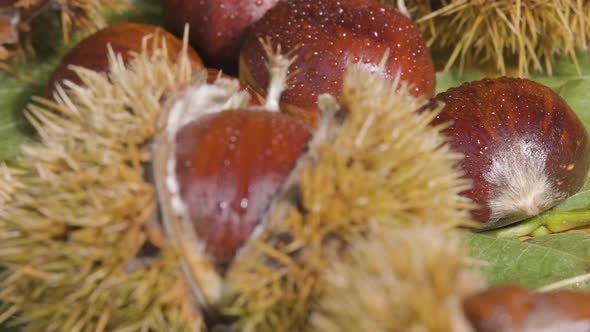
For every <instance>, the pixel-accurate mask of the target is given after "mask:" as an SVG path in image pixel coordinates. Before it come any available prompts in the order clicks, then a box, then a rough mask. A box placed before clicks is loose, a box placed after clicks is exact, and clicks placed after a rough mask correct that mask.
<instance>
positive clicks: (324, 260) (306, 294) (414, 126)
mask: <svg viewBox="0 0 590 332" xmlns="http://www.w3.org/2000/svg"><path fill="white" fill-rule="evenodd" d="M396 89H397V91H396V92H394V91H395V90H396ZM341 100H342V104H341V105H337V104H336V102H335V100H334V99H333V98H331V97H328V96H323V97H322V99H320V106H321V109H322V112H323V118H322V121H321V123H320V128H319V129H318V132H317V133H316V135H315V138H314V140H313V142H312V143H311V147H310V152H309V153H308V154H307V155H306V156H305V157H303V158H302V159H301V160H300V163H299V165H298V168H297V170H296V171H295V172H294V173H293V174H292V176H291V178H290V179H289V180H288V181H287V183H286V184H285V187H284V188H283V191H282V194H281V195H279V196H278V197H277V198H276V200H275V202H274V203H273V205H272V207H271V209H270V211H269V213H268V215H267V216H266V219H265V223H266V227H265V228H264V229H263V230H261V232H260V234H257V237H256V238H255V239H254V240H252V241H251V242H250V243H249V244H248V245H247V246H246V247H245V248H244V249H243V250H242V252H241V253H240V254H239V255H238V257H237V258H236V260H235V262H234V263H233V265H232V266H231V267H230V270H229V272H228V276H227V289H226V290H227V295H226V299H227V300H226V301H227V303H228V309H227V312H228V313H229V314H233V315H236V316H237V318H238V321H237V323H236V326H237V327H238V328H240V329H241V331H245V332H250V331H259V332H265V331H307V330H308V328H309V315H310V312H311V310H312V308H313V304H314V303H316V301H318V299H319V298H320V297H321V295H322V293H323V292H324V291H325V288H326V285H325V282H323V281H322V274H323V273H324V271H326V270H327V269H328V268H329V266H330V265H331V262H333V261H337V260H339V259H341V257H342V256H345V255H346V252H347V251H348V250H349V247H348V245H349V243H350V242H351V241H355V240H358V239H362V238H364V237H366V236H369V235H370V233H371V229H372V228H371V227H370V226H369V225H372V224H374V225H377V226H378V227H380V228H381V227H382V228H384V229H387V228H395V229H397V228H400V227H406V226H414V227H419V226H421V225H423V226H428V225H436V227H438V228H440V229H443V230H447V229H452V228H454V227H457V226H459V225H467V224H469V223H470V219H469V209H470V208H471V207H472V206H471V202H470V201H468V200H467V199H465V198H463V197H461V196H460V195H459V193H460V192H462V191H463V190H465V189H466V188H468V187H469V183H468V182H466V181H465V180H463V179H461V176H462V172H461V171H460V170H459V168H458V166H457V164H456V163H457V161H458V160H460V158H461V156H460V155H457V154H456V153H454V152H452V151H451V149H450V147H449V146H448V145H447V144H445V142H446V139H445V137H444V136H443V135H442V134H441V130H442V129H443V128H442V127H441V126H439V127H432V126H430V125H429V123H430V122H431V120H432V119H433V118H434V117H435V116H436V114H437V113H438V112H439V110H440V108H437V109H436V110H432V111H425V112H422V113H417V112H416V110H417V109H419V108H420V107H421V106H423V105H425V103H426V102H427V100H426V98H423V97H419V98H416V97H412V96H411V95H410V94H409V87H408V86H407V85H406V84H405V83H399V81H396V82H394V83H391V82H388V81H387V80H384V79H383V77H382V76H381V75H379V74H371V73H369V72H367V71H366V69H363V68H362V66H358V67H357V66H352V67H351V69H350V70H349V72H348V73H347V75H346V78H345V80H344V87H343V92H342V98H341ZM369 237H370V236H369ZM384 263H385V264H386V262H384ZM416 264H422V262H416Z"/></svg>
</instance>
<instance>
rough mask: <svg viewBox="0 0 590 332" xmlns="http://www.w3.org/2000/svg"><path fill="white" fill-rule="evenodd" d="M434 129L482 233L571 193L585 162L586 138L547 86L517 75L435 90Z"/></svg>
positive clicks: (588, 158) (589, 157)
mask: <svg viewBox="0 0 590 332" xmlns="http://www.w3.org/2000/svg"><path fill="white" fill-rule="evenodd" d="M439 102H443V103H444V105H445V106H444V109H443V111H442V112H441V113H440V114H439V115H438V116H437V117H436V119H435V120H434V122H433V123H434V124H442V123H451V125H450V126H449V127H448V128H447V129H446V130H445V133H446V134H447V135H448V136H449V138H450V142H451V145H452V147H453V148H454V149H455V150H456V151H458V152H460V153H462V154H464V155H465V159H464V160H463V161H462V162H461V165H462V168H463V170H464V172H465V176H466V177H467V178H469V179H471V180H472V182H473V187H472V189H471V190H468V191H466V192H465V195H466V196H468V197H469V198H471V199H472V200H473V201H475V203H477V204H478V205H479V209H477V210H475V211H473V217H474V218H475V219H476V220H478V221H479V222H481V223H483V227H482V228H484V229H486V228H487V229H489V228H495V227H499V226H502V225H506V224H510V223H514V222H517V221H520V220H523V219H526V218H528V217H532V216H534V215H537V214H538V213H540V212H542V211H545V210H547V209H549V208H551V207H553V206H554V205H556V204H557V203H558V202H560V201H561V200H563V199H565V198H567V197H568V196H570V195H572V194H574V193H575V192H577V191H578V190H579V189H580V187H581V186H582V184H583V183H584V180H585V179H586V174H587V172H588V166H589V165H590V146H589V142H588V134H587V132H586V130H585V129H584V126H583V125H582V123H581V121H580V120H579V119H578V117H577V116H576V114H575V113H574V112H573V111H572V110H571V108H570V107H569V106H568V105H567V103H566V102H565V101H564V100H563V99H562V98H561V97H560V96H558V95H557V94H556V93H555V92H553V91H552V90H551V89H549V88H548V87H545V86H543V85H540V84H538V83H535V82H532V81H529V80H526V79H517V78H498V79H484V80H481V81H476V82H471V83H466V84H463V85H461V86H460V87H457V88H453V89H450V90H448V91H447V92H444V93H441V94H439V95H438V96H436V98H434V100H433V101H432V103H439Z"/></svg>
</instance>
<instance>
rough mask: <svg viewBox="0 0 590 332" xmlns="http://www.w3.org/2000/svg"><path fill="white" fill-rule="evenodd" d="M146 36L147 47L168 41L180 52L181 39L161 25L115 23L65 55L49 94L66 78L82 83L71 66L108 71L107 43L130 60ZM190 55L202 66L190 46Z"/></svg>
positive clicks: (172, 53)
mask: <svg viewBox="0 0 590 332" xmlns="http://www.w3.org/2000/svg"><path fill="white" fill-rule="evenodd" d="M146 36H151V37H150V38H151V39H149V40H147V42H148V44H147V45H148V46H149V45H163V43H166V49H167V51H168V54H169V55H170V58H172V59H176V58H177V57H178V56H179V54H180V53H181V50H182V48H183V44H182V40H180V39H178V38H176V37H175V36H173V35H172V34H171V33H169V32H167V31H165V30H164V29H162V28H161V27H158V26H155V25H148V24H139V23H120V24H115V25H112V26H109V27H107V28H104V29H102V30H100V31H98V32H96V33H94V34H92V35H90V36H89V37H87V38H86V39H84V40H82V41H81V42H80V43H78V44H77V45H76V47H74V48H73V49H72V50H71V51H69V52H68V53H67V54H66V55H65V56H64V57H63V59H62V60H61V63H60V64H59V65H58V66H57V67H56V69H55V70H54V71H53V73H52V75H51V78H50V79H49V83H48V85H47V86H48V91H47V95H48V96H51V95H53V92H54V91H55V88H56V86H57V84H61V83H62V82H63V81H64V80H69V81H72V82H74V83H76V84H80V83H81V81H80V78H79V77H78V75H77V74H76V73H75V72H74V71H72V70H70V69H69V68H68V67H69V66H72V65H73V66H79V67H84V68H88V69H92V70H94V71H97V72H106V71H108V69H109V61H108V45H110V46H111V48H112V49H113V51H114V52H115V53H118V54H120V56H121V57H122V59H123V62H124V63H128V62H129V61H130V60H131V59H132V58H133V54H132V53H140V52H141V48H142V44H143V41H144V38H145V37H146ZM154 43H155V44H154ZM151 49H152V47H148V50H151ZM188 58H189V60H190V62H191V64H192V66H193V67H194V68H198V67H202V66H203V62H202V60H201V58H200V57H199V55H198V54H197V53H196V52H195V51H194V50H193V49H191V48H189V49H188Z"/></svg>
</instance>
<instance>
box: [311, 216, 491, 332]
mask: <svg viewBox="0 0 590 332" xmlns="http://www.w3.org/2000/svg"><path fill="white" fill-rule="evenodd" d="M392 218H395V217H394V216H392ZM349 252H350V254H349V255H348V257H344V258H343V259H340V260H336V261H334V262H333V263H332V266H331V267H330V268H329V269H328V271H327V272H326V273H325V274H324V279H325V283H326V287H325V290H324V292H323V294H322V296H321V298H320V300H319V301H318V303H317V304H316V305H315V306H314V312H313V314H312V316H311V322H312V324H311V325H312V331H317V332H346V331H350V332H352V331H374V332H396V331H399V332H402V331H403V332H407V331H416V332H417V331H433V332H434V331H436V332H470V331H471V329H470V327H469V323H468V322H467V321H466V319H465V316H464V315H463V308H462V305H461V303H462V298H463V297H464V296H467V295H470V294H471V293H472V292H474V291H476V290H477V289H478V288H479V286H480V285H479V282H478V280H477V278H473V276H472V275H470V274H469V273H468V272H466V271H465V269H464V266H465V257H466V254H465V252H464V248H463V246H462V245H461V240H460V236H459V232H457V231H452V230H447V229H444V228H441V227H438V226H437V225H436V223H432V224H428V225H409V226H407V227H399V228H395V227H375V228H374V229H371V233H370V235H369V236H368V238H367V239H361V240H359V241H354V242H353V243H352V244H351V248H350V250H349ZM441 262H444V263H441Z"/></svg>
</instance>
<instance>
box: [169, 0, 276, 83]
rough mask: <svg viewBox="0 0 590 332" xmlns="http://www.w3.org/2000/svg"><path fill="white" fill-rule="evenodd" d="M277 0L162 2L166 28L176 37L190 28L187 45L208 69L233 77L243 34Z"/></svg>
mask: <svg viewBox="0 0 590 332" xmlns="http://www.w3.org/2000/svg"><path fill="white" fill-rule="evenodd" d="M278 1H279V0H201V1H194V0H162V13H163V15H164V22H165V25H166V27H167V28H168V29H169V30H170V31H172V32H173V33H174V34H176V35H177V36H180V35H182V33H183V29H184V25H185V24H186V23H189V24H190V43H191V45H192V46H193V47H194V48H195V49H196V50H197V51H198V52H199V54H201V55H202V56H203V59H205V63H206V64H207V66H211V67H215V68H221V69H223V70H224V71H226V72H229V73H236V72H237V68H238V54H239V50H240V45H241V44H242V39H243V37H244V32H245V31H246V29H247V28H248V27H249V26H250V25H251V24H252V23H253V22H256V21H257V20H258V19H260V18H261V17H262V16H263V15H264V13H266V12H267V11H268V10H269V9H270V8H272V7H273V6H274V5H275V4H276V3H277V2H278Z"/></svg>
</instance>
